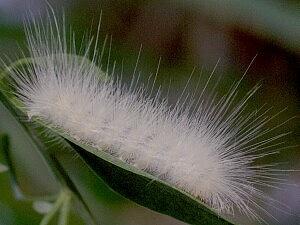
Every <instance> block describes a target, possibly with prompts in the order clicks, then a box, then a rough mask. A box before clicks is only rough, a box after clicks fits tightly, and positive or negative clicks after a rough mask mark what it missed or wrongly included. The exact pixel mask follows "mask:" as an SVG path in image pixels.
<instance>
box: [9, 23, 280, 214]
mask: <svg viewBox="0 0 300 225" xmlns="http://www.w3.org/2000/svg"><path fill="white" fill-rule="evenodd" d="M53 22H54V24H51V22H50V24H49V26H48V27H44V26H42V25H40V24H37V23H35V24H34V26H33V28H32V29H31V28H28V29H27V38H28V44H29V50H30V57H31V58H32V59H34V63H33V64H32V65H30V66H26V67H25V66H24V68H23V69H22V68H19V69H14V70H11V78H12V79H13V80H14V83H15V89H16V96H17V97H18V98H19V99H20V100H21V101H22V103H23V104H24V107H25V110H26V112H27V114H28V117H29V118H32V117H37V118H39V119H41V120H43V121H45V122H47V123H49V124H50V125H51V126H55V127H58V128H60V129H62V130H63V131H64V132H66V133H67V134H69V135H71V136H72V137H74V138H76V139H77V140H80V141H82V142H84V143H88V144H90V145H92V146H95V147H97V148H98V149H99V150H105V151H107V152H109V153H111V154H113V155H114V156H116V157H118V158H120V159H122V160H123V161H125V162H127V163H129V164H131V165H133V166H135V167H136V168H138V169H141V170H143V171H146V172H149V173H151V174H153V175H154V176H156V177H158V178H159V179H162V180H164V181H166V182H168V183H170V184H172V185H175V186H176V187H178V188H180V189H182V190H184V191H186V192H188V193H190V194H192V195H193V196H195V197H197V198H199V199H201V200H202V201H204V202H205V203H206V204H208V205H209V206H210V207H212V208H213V209H214V210H215V211H216V212H218V213H224V214H229V213H233V212H234V210H235V209H237V210H239V211H240V212H242V213H244V214H246V215H247V216H249V217H253V218H256V219H262V218H261V217H260V215H259V214H258V213H257V210H258V209H259V210H260V211H263V212H264V213H265V214H268V212H266V211H265V210H264V209H263V208H262V207H261V205H260V202H265V201H269V200H270V198H269V197H268V196H266V195H265V193H264V192H263V191H262V190H261V189H260V188H259V187H260V186H274V185H276V184H277V183H280V182H282V181H281V180H280V178H278V176H279V175H280V174H281V172H282V171H278V170H275V169H273V165H269V164H268V165H259V166H258V165H255V164H254V162H255V161H256V160H257V159H260V158H263V157H264V156H267V155H270V154H274V153H275V152H276V151H277V149H275V150H274V148H279V144H280V143H279V142H277V140H278V139H280V138H281V137H283V136H285V135H286V134H279V135H277V136H274V137H271V138H266V139H264V135H266V134H268V133H269V132H271V131H272V130H274V129H275V128H276V127H275V128H274V129H267V128H265V125H266V124H267V123H268V122H269V121H270V120H271V119H272V118H273V117H269V116H267V112H268V110H265V109H260V110H257V111H255V112H250V113H248V114H244V113H243V112H244V111H245V109H246V104H247V101H248V99H249V98H251V96H252V95H253V94H254V93H255V91H256V90H257V87H255V88H254V89H253V90H251V91H249V92H248V93H247V95H246V96H245V97H244V98H242V99H241V100H240V101H239V102H237V103H236V96H237V92H238V88H239V84H240V81H239V82H237V83H235V84H233V85H232V87H231V89H230V90H229V91H228V93H227V94H226V95H225V96H223V97H222V98H220V99H219V100H217V99H215V98H211V99H208V100H206V99H205V97H204V96H205V95H204V92H206V91H207V90H206V86H205V88H204V89H203V91H202V92H201V95H200V97H199V99H196V100H195V101H194V102H193V101H191V103H188V100H185V99H183V100H182V97H180V99H179V100H178V104H176V105H175V106H169V105H168V102H167V100H166V99H161V98H160V94H159V92H158V93H157V95H156V96H155V97H154V98H153V97H151V95H149V94H147V90H146V88H145V87H142V86H140V87H138V86H137V85H136V84H135V81H133V82H132V83H131V85H130V86H129V87H127V86H126V85H123V84H122V81H121V79H114V78H112V75H113V72H112V74H111V75H109V74H108V73H106V74H105V75H104V77H103V74H102V77H99V69H98V68H97V66H96V63H97V62H98V61H99V60H100V59H99V58H101V55H99V54H98V53H97V41H96V44H95V49H94V50H93V51H92V50H90V48H91V46H92V40H90V41H89V42H88V44H87V47H86V49H85V50H84V55H83V57H75V56H74V55H76V50H75V43H74V39H73V38H70V39H71V40H70V43H71V45H68V44H67V37H66V33H65V30H64V29H63V30H62V34H60V33H61V30H60V28H59V25H58V21H57V20H56V19H55V18H54V21H53ZM97 39H98V36H97V37H96V40H97ZM90 53H92V60H91V61H92V63H87V57H88V55H89V54H90ZM208 82H209V80H208ZM182 102H183V103H182Z"/></svg>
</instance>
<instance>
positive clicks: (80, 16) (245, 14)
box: [0, 0, 300, 225]
mask: <svg viewBox="0 0 300 225" xmlns="http://www.w3.org/2000/svg"><path fill="white" fill-rule="evenodd" d="M49 2H50V4H51V5H52V6H53V7H54V8H55V10H56V11H57V14H58V15H59V14H62V12H64V14H65V16H66V21H67V23H68V24H71V26H72V29H73V30H74V32H75V33H76V37H78V39H80V37H82V35H83V34H85V33H86V32H89V31H90V32H91V33H92V34H95V33H96V31H97V25H98V21H99V18H100V14H101V12H102V18H101V21H102V22H101V32H100V38H101V40H104V38H105V36H106V35H108V37H109V39H110V37H112V47H111V54H110V55H111V61H114V60H116V64H117V67H118V68H120V65H121V64H123V65H124V71H125V75H126V74H127V75H128V77H130V74H131V73H132V71H133V69H134V65H135V62H136V59H137V55H138V52H139V48H140V46H141V45H142V54H141V58H140V61H139V66H138V70H139V71H142V77H143V78H144V79H147V77H148V76H149V74H150V73H155V71H156V67H157V64H158V61H159V58H161V65H160V69H159V75H158V79H157V83H156V85H157V86H159V85H162V87H163V89H167V88H168V87H169V82H170V80H171V86H170V88H171V92H170V93H171V94H170V100H171V101H172V99H176V93H178V90H182V88H183V87H184V86H185V83H186V81H187V80H188V78H189V76H190V74H191V72H192V71H193V69H194V67H195V68H196V69H195V73H194V75H193V78H192V80H193V79H195V80H197V78H198V77H199V76H200V74H202V76H203V79H204V80H205V77H207V76H208V74H209V73H210V72H211V71H212V70H213V67H214V66H215V64H216V63H217V61H218V60H219V59H220V63H219V64H218V67H217V70H216V72H215V74H216V75H215V76H216V77H217V78H218V77H220V76H222V82H221V84H220V85H219V87H218V89H219V92H220V93H221V94H222V93H224V92H225V90H226V88H228V87H229V85H230V84H231V83H232V81H233V80H237V79H239V78H240V77H241V76H242V75H243V73H244V71H245V70H246V68H247V66H248V65H249V63H250V62H251V60H252V59H253V57H255V55H257V57H256V59H255V61H254V63H253V65H252V66H251V68H250V70H249V72H248V73H247V76H246V77H245V79H244V81H243V85H242V87H243V88H244V89H243V90H241V92H246V91H247V90H249V88H251V87H252V86H254V85H255V84H257V83H258V82H261V83H262V87H261V89H260V90H259V94H258V95H256V96H255V99H254V100H253V101H252V105H251V107H252V108H259V107H260V106H261V105H262V104H265V103H266V104H267V106H269V107H271V106H273V107H274V112H278V111H280V110H281V109H283V108H285V107H287V110H286V111H285V112H284V113H282V114H281V115H280V116H279V117H278V118H277V119H276V120H275V121H274V124H278V123H279V122H280V121H284V120H287V119H289V118H290V117H292V116H295V117H296V118H295V119H293V120H292V121H291V122H288V123H287V124H285V125H284V126H283V127H282V128H280V129H281V130H280V132H286V131H292V134H291V135H289V136H288V140H287V145H297V144H299V132H300V129H299V103H300V102H299V84H298V83H299V71H300V70H299V69H300V68H299V61H300V60H299V59H300V2H299V1H297V0H289V1H280V0H268V1H267V0H261V1H258V0H257V1H254V0H251V1H246V0H228V1H221V0H211V1H204V0H174V1H163V0H161V1H146V0H145V1H130V0H116V1H100V0H57V1H53V0H52V1H49ZM46 8H47V6H46V3H45V1H43V0H0V54H1V57H3V58H4V57H7V56H8V57H9V58H11V59H14V58H17V57H19V56H20V55H21V50H20V49H22V50H24V49H25V54H26V40H25V36H24V32H23V25H22V21H23V18H24V17H26V15H28V12H29V11H30V13H31V14H32V15H33V16H37V17H38V16H39V15H42V16H43V15H44V14H45V10H46ZM108 54H109V53H108V51H106V53H105V55H106V56H107V55H108ZM104 58H105V57H104ZM104 64H105V62H104ZM201 71H202V73H201ZM128 79H129V78H128ZM191 88H192V87H191ZM0 115H2V114H0ZM3 120H4V118H3V117H2V118H0V125H1V121H3ZM0 128H1V126H0ZM0 131H1V130H0ZM1 157H2V158H0V162H4V161H3V156H1ZM275 158H276V159H274V158H273V159H274V160H280V161H283V162H286V163H285V165H284V168H285V169H300V152H299V147H294V148H290V149H286V150H284V151H282V152H281V153H280V154H279V155H277V156H276V157H275ZM23 160H24V161H29V163H30V164H32V166H33V167H34V166H35V165H36V162H34V161H33V159H31V158H23ZM30 160H32V161H30ZM25 180H26V179H25ZM288 182H289V183H291V184H298V185H300V174H299V172H293V173H290V175H289V177H288ZM282 188H284V189H286V190H285V192H284V194H282V193H283V192H282V191H273V193H271V194H272V196H274V197H275V198H276V199H279V200H280V201H281V202H283V203H285V204H287V205H289V207H290V208H291V214H287V213H281V212H279V211H274V212H272V211H273V209H272V208H270V209H268V210H270V211H271V212H272V213H273V214H274V215H275V217H276V218H277V219H278V220H279V222H278V224H291V225H294V224H295V225H296V224H300V217H299V215H300V189H299V186H295V185H290V186H286V187H282ZM266 207H267V206H266ZM72 218H73V220H72V221H71V223H70V224H77V223H78V224H82V222H80V220H79V218H76V216H74V217H72ZM122 218H123V219H124V221H122V223H120V224H163V225H164V224H176V223H177V224H182V223H181V222H176V221H175V220H173V219H170V218H168V217H165V216H158V215H157V214H154V213H153V214H152V212H150V211H148V210H144V209H142V208H138V207H132V208H130V207H129V209H128V210H125V209H124V217H122ZM40 219H41V215H40V214H38V213H37V212H35V210H33V208H32V202H30V201H18V200H16V199H15V197H14V196H13V193H12V191H11V188H10V179H9V173H1V174H0V225H12V224H14V225H21V224H23V225H28V224H32V225H34V224H38V223H39V221H40ZM125 220H128V221H127V222H126V221H125ZM240 220H241V221H243V218H242V217H241V219H240ZM76 221H78V222H76ZM132 221H133V222H132ZM245 221H246V220H245ZM245 221H244V222H245ZM245 223H246V222H245ZM270 223H271V224H273V223H274V221H273V222H270ZM249 224H253V222H252V223H249Z"/></svg>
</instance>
